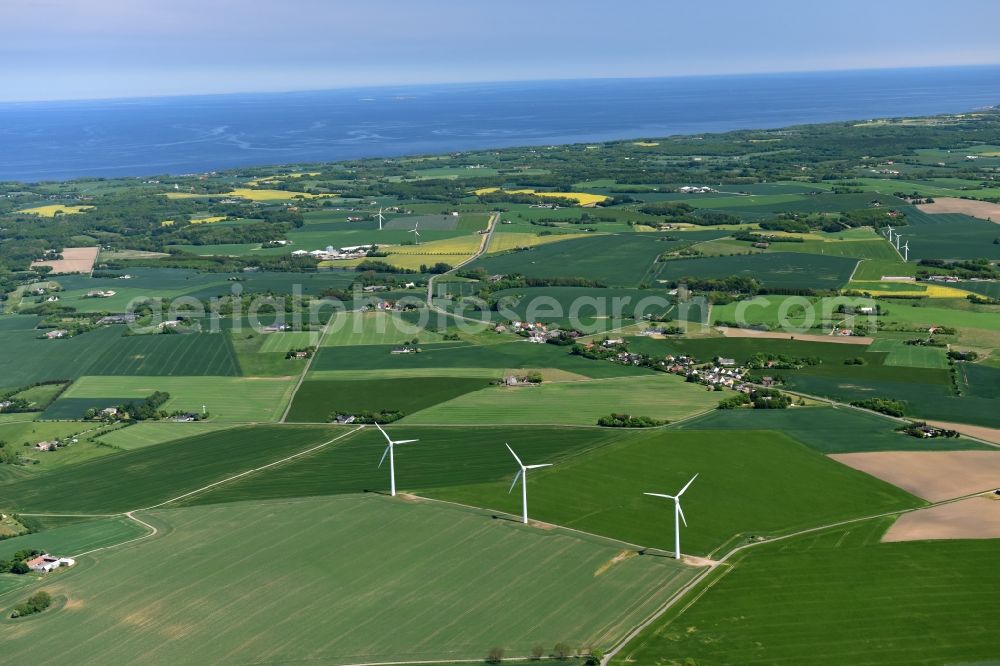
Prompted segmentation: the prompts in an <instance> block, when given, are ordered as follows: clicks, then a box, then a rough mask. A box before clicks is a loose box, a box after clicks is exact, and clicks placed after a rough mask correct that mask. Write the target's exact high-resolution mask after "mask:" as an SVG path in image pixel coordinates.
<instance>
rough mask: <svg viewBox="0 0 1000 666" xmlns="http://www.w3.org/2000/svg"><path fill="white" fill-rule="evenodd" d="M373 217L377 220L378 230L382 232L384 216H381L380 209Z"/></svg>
mask: <svg viewBox="0 0 1000 666" xmlns="http://www.w3.org/2000/svg"><path fill="white" fill-rule="evenodd" d="M375 217H376V218H378V230H379V231H382V222H384V221H385V216H384V215H382V209H381V208H379V209H378V215H376V216H375Z"/></svg>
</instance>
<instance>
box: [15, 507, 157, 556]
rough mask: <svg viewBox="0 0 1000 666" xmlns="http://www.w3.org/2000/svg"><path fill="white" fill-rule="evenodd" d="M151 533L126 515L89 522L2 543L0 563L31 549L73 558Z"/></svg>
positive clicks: (27, 535)
mask: <svg viewBox="0 0 1000 666" xmlns="http://www.w3.org/2000/svg"><path fill="white" fill-rule="evenodd" d="M148 532H149V530H147V529H146V528H144V527H142V526H141V525H139V524H138V523H136V522H135V521H132V520H129V519H128V518H126V517H124V516H115V517H113V518H100V519H97V520H88V521H85V522H79V523H75V524H72V525H66V526H64V527H56V528H54V529H50V530H44V531H42V532H35V533H34V534H25V535H23V536H19V537H15V538H13V539H5V540H3V541H0V560H6V559H10V558H11V557H13V555H14V553H16V552H17V551H19V550H22V549H27V548H32V549H35V550H41V551H44V552H47V553H52V554H53V555H58V556H60V557H72V556H75V555H78V554H80V553H84V552H87V551H90V550H94V549H96V548H104V547H105V546H112V545H115V544H118V543H122V542H123V541H128V540H129V539H135V538H136V537H139V536H142V535H143V534H146V533H148Z"/></svg>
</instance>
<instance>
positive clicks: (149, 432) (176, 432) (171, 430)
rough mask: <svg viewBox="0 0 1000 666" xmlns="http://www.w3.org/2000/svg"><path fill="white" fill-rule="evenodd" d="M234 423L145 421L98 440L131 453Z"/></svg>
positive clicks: (110, 433) (223, 427)
mask: <svg viewBox="0 0 1000 666" xmlns="http://www.w3.org/2000/svg"><path fill="white" fill-rule="evenodd" d="M235 427H236V424H234V423H225V422H216V421H195V422H193V423H177V422H174V421H145V422H142V423H136V424H135V425H130V426H128V427H127V428H119V429H118V430H113V431H111V432H109V433H108V434H106V435H102V436H101V437H100V438H99V439H100V441H101V442H103V443H104V444H107V445H108V446H113V447H115V448H116V449H124V450H126V451H131V450H132V449H141V448H144V447H147V446H153V445H154V444H163V443H164V442H172V441H174V440H178V439H184V438H186V437H194V436H196V435H203V434H205V433H209V432H216V431H217V430H226V429H227V428H235Z"/></svg>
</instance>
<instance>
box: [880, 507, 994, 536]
mask: <svg viewBox="0 0 1000 666" xmlns="http://www.w3.org/2000/svg"><path fill="white" fill-rule="evenodd" d="M998 537H1000V499H997V500H994V499H990V498H989V497H970V498H969V499H964V500H962V501H961V502H952V503H951V504H942V505H940V506H933V507H931V508H929V509H921V510H920V511H914V512H912V513H907V514H903V515H902V516H900V517H899V520H897V521H896V522H895V523H893V525H892V527H890V528H889V530H888V531H887V532H886V533H885V534H884V535H883V536H882V541H922V540H924V539H995V538H998Z"/></svg>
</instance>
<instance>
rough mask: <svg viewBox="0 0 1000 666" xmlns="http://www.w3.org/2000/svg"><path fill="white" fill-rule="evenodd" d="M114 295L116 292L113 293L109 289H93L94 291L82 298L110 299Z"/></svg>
mask: <svg viewBox="0 0 1000 666" xmlns="http://www.w3.org/2000/svg"><path fill="white" fill-rule="evenodd" d="M116 293H117V292H115V291H113V290H111V289H108V290H104V289H94V290H91V291H88V292H87V295H86V296H84V298H111V297H112V296H114V295H115V294H116Z"/></svg>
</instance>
